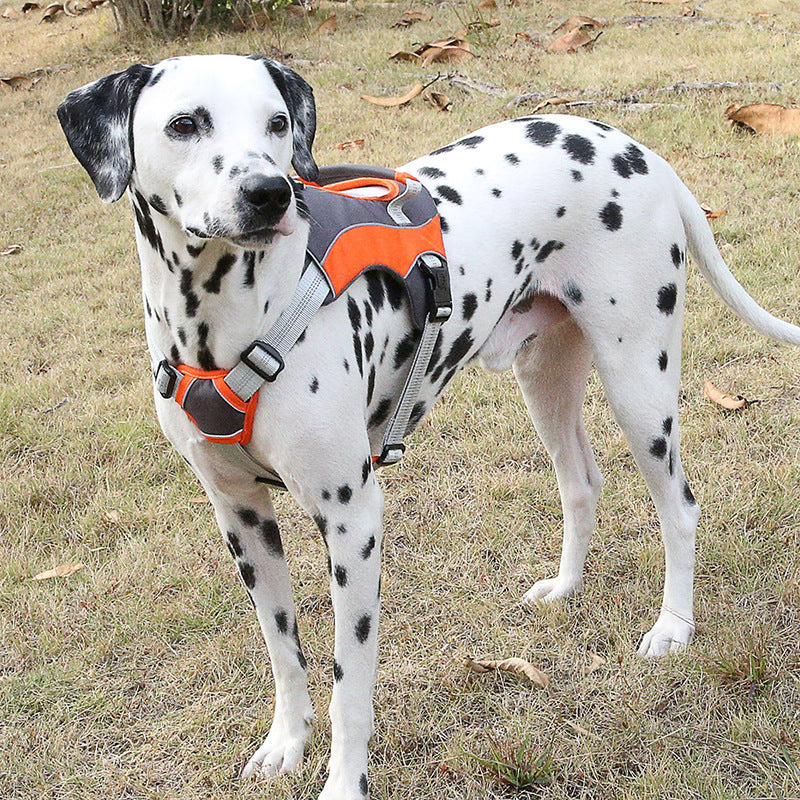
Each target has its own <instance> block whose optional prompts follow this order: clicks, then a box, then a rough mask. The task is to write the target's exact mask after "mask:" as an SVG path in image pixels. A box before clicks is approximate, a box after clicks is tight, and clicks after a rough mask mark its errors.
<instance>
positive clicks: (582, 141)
mask: <svg viewBox="0 0 800 800" xmlns="http://www.w3.org/2000/svg"><path fill="white" fill-rule="evenodd" d="M561 148H562V149H563V150H566V151H567V153H568V155H569V157H570V158H571V159H572V160H573V161H578V162H579V163H581V164H592V163H594V156H595V149H594V145H593V144H592V143H591V142H590V141H589V140H588V139H587V138H586V137H585V136H578V134H576V133H570V134H568V135H567V136H565V137H564V141H563V142H562V144H561Z"/></svg>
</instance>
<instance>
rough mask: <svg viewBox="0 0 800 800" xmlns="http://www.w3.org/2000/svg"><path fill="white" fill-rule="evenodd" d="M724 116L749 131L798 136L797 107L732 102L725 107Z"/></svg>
mask: <svg viewBox="0 0 800 800" xmlns="http://www.w3.org/2000/svg"><path fill="white" fill-rule="evenodd" d="M725 117H726V118H727V119H728V121H729V123H730V124H731V125H733V126H734V127H737V128H742V129H744V130H747V131H750V132H751V133H773V134H775V133H777V134H781V135H783V136H800V108H797V107H790V108H787V107H786V106H779V105H776V104H774V103H752V104H750V105H746V106H742V105H739V104H738V103H734V104H733V105H731V106H728V107H727V108H726V109H725Z"/></svg>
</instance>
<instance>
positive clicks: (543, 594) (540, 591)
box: [522, 578, 583, 606]
mask: <svg viewBox="0 0 800 800" xmlns="http://www.w3.org/2000/svg"><path fill="white" fill-rule="evenodd" d="M582 589H583V584H582V583H581V581H580V580H578V581H574V580H567V579H565V578H548V579H547V580H544V581H537V582H536V583H534V584H533V586H532V587H531V588H530V589H528V591H527V592H525V594H524V596H523V598H522V602H523V603H525V604H526V605H529V606H539V605H547V604H548V603H554V602H556V601H557V600H564V599H566V598H567V597H572V596H573V595H576V594H580V592H581V590H582Z"/></svg>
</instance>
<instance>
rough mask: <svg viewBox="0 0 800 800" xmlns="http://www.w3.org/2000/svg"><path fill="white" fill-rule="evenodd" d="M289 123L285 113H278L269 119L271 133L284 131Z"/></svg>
mask: <svg viewBox="0 0 800 800" xmlns="http://www.w3.org/2000/svg"><path fill="white" fill-rule="evenodd" d="M288 125H289V120H288V118H287V117H286V116H285V115H284V114H276V115H275V116H274V117H273V118H272V119H271V120H270V121H269V130H270V133H283V132H284V131H285V130H286V128H287V127H288Z"/></svg>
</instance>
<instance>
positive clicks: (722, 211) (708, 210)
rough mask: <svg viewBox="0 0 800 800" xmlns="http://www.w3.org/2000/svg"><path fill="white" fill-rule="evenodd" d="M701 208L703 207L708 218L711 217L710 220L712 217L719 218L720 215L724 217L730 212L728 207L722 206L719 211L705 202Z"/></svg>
mask: <svg viewBox="0 0 800 800" xmlns="http://www.w3.org/2000/svg"><path fill="white" fill-rule="evenodd" d="M700 208H702V209H703V212H704V213H705V215H706V219H709V220H711V219H719V218H720V217H724V216H725V214H727V213H728V209H727V208H722V209H720V210H719V211H714V210H713V209H712V208H711V207H710V206H707V205H706V204H705V203H703V204H702V205H701V206H700Z"/></svg>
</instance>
